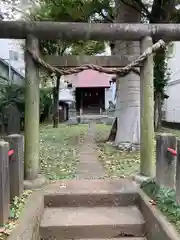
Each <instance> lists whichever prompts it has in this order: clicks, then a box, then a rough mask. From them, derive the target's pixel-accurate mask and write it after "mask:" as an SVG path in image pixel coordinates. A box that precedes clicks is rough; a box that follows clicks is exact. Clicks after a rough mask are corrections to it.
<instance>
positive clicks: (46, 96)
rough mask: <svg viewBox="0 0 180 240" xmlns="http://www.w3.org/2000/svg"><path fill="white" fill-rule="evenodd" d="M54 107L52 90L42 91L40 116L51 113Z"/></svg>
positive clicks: (45, 89)
mask: <svg viewBox="0 0 180 240" xmlns="http://www.w3.org/2000/svg"><path fill="white" fill-rule="evenodd" d="M51 106H52V88H42V89H40V114H43V113H44V112H46V111H47V112H49V109H50V108H51Z"/></svg>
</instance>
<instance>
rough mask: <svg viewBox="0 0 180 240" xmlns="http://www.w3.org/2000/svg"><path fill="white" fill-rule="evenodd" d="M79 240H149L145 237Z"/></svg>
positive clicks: (86, 239) (88, 239)
mask: <svg viewBox="0 0 180 240" xmlns="http://www.w3.org/2000/svg"><path fill="white" fill-rule="evenodd" d="M78 240H147V238H145V237H123V238H84V239H82V238H81V239H78Z"/></svg>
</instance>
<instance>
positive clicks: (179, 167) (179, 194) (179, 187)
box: [176, 139, 180, 205]
mask: <svg viewBox="0 0 180 240" xmlns="http://www.w3.org/2000/svg"><path fill="white" fill-rule="evenodd" d="M176 202H177V203H178V204H179V205H180V139H178V140H177V162H176Z"/></svg>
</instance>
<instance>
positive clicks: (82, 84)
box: [69, 70, 114, 88]
mask: <svg viewBox="0 0 180 240" xmlns="http://www.w3.org/2000/svg"><path fill="white" fill-rule="evenodd" d="M113 76H114V75H109V74H105V73H100V72H97V71H94V70H84V71H82V72H80V73H78V74H76V75H74V76H73V75H72V76H71V77H70V79H69V80H70V82H72V84H73V85H74V86H75V87H78V88H92V87H110V81H111V79H112V77H113Z"/></svg>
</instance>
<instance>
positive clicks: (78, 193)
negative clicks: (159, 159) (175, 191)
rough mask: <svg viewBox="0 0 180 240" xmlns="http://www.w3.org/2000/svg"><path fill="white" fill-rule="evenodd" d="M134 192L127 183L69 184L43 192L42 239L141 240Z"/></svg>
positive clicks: (141, 220) (140, 219) (141, 222)
mask: <svg viewBox="0 0 180 240" xmlns="http://www.w3.org/2000/svg"><path fill="white" fill-rule="evenodd" d="M137 197H138V194H137V188H136V186H135V185H133V184H132V182H130V181H128V180H73V181H66V182H63V183H60V182H59V183H56V184H54V185H52V187H51V188H49V189H48V190H46V191H45V196H44V204H45V211H44V214H43V216H42V219H41V223H40V236H41V238H42V239H44V240H47V239H56V240H58V239H97V240H98V239H121V240H125V239H126V240H145V239H146V238H144V236H145V235H146V232H145V229H146V228H145V224H146V223H145V221H144V218H143V216H142V214H141V212H140V210H139V209H138V207H137V206H136V205H137Z"/></svg>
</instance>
